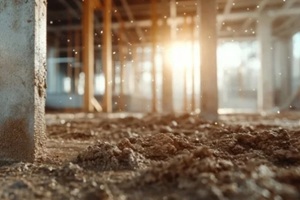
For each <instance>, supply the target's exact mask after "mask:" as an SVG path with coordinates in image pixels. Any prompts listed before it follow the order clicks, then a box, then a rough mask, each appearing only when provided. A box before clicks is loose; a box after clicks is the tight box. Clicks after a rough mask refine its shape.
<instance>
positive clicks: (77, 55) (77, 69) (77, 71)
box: [74, 31, 81, 94]
mask: <svg viewBox="0 0 300 200" xmlns="http://www.w3.org/2000/svg"><path fill="white" fill-rule="evenodd" d="M80 44H81V43H80V31H76V32H75V47H76V48H77V49H76V50H75V62H76V64H79V63H80V61H81V59H80V58H81V56H80V55H81V50H80V46H81V45H80ZM74 67H75V70H74V78H75V80H74V88H75V94H78V84H79V74H80V66H74Z"/></svg>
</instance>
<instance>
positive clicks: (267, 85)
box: [257, 14, 274, 111]
mask: <svg viewBox="0 0 300 200" xmlns="http://www.w3.org/2000/svg"><path fill="white" fill-rule="evenodd" d="M257 40H258V45H259V59H260V76H259V79H258V89H257V101H258V102H257V107H258V110H259V111H267V110H270V109H272V108H273V107H274V89H273V88H274V86H273V67H272V54H273V53H272V49H273V48H272V19H271V17H269V16H268V15H265V14H262V15H261V16H260V17H259V19H258V24H257Z"/></svg>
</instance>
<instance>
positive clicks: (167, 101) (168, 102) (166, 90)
mask: <svg viewBox="0 0 300 200" xmlns="http://www.w3.org/2000/svg"><path fill="white" fill-rule="evenodd" d="M169 30H170V29H169V27H168V24H167V22H166V21H165V23H164V28H163V31H164V33H163V35H164V39H163V41H164V51H163V66H162V74H163V75H162V79H163V80H162V109H163V112H166V113H172V112H173V84H172V66H171V61H170V55H169V52H170V43H171V40H170V34H171V33H170V31H169Z"/></svg>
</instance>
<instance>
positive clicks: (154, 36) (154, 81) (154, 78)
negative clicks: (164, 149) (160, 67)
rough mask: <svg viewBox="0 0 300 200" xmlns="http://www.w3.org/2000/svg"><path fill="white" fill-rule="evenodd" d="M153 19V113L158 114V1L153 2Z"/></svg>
mask: <svg viewBox="0 0 300 200" xmlns="http://www.w3.org/2000/svg"><path fill="white" fill-rule="evenodd" d="M151 18H152V29H151V30H152V31H151V38H152V41H151V43H152V52H151V61H152V112H157V95H156V90H157V86H156V45H157V44H156V42H157V41H156V40H157V39H156V37H157V35H156V34H157V0H151Z"/></svg>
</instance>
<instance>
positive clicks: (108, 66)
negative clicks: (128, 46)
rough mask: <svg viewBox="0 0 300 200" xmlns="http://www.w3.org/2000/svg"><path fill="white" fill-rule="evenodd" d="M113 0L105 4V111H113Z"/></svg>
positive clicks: (108, 0)
mask: <svg viewBox="0 0 300 200" xmlns="http://www.w3.org/2000/svg"><path fill="white" fill-rule="evenodd" d="M111 15H112V0H106V1H105V5H104V13H103V20H104V29H103V54H102V60H103V69H104V73H105V74H104V76H105V93H104V109H103V110H104V112H107V113H110V112H112V29H111Z"/></svg>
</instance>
